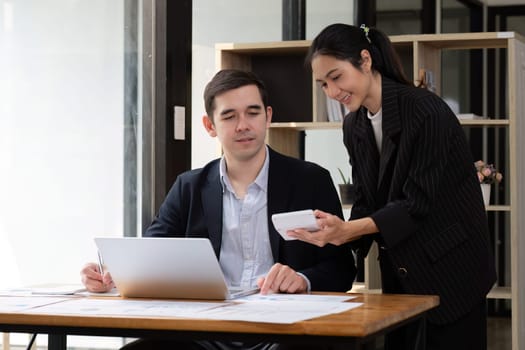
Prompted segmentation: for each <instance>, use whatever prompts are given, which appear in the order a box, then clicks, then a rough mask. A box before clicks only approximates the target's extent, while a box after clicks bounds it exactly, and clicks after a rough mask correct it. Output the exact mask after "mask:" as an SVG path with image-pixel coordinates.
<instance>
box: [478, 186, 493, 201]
mask: <svg viewBox="0 0 525 350" xmlns="http://www.w3.org/2000/svg"><path fill="white" fill-rule="evenodd" d="M480 186H481V194H482V195H483V203H485V206H486V207H487V206H488V205H489V202H490V188H491V186H490V184H480Z"/></svg>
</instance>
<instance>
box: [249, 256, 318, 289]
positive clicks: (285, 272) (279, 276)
mask: <svg viewBox="0 0 525 350" xmlns="http://www.w3.org/2000/svg"><path fill="white" fill-rule="evenodd" d="M257 286H258V287H259V288H260V289H261V294H268V293H304V292H306V291H307V288H308V284H307V282H306V280H305V279H304V278H303V277H302V276H301V275H298V274H297V272H295V270H293V269H292V268H290V267H289V266H287V265H283V264H280V263H276V264H275V265H273V266H272V268H271V269H270V271H269V272H268V274H267V275H266V277H261V278H259V280H257Z"/></svg>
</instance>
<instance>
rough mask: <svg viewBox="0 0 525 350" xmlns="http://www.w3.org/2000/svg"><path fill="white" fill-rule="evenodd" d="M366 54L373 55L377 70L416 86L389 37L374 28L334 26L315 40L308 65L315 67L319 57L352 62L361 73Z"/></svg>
mask: <svg viewBox="0 0 525 350" xmlns="http://www.w3.org/2000/svg"><path fill="white" fill-rule="evenodd" d="M362 50H368V52H370V56H371V57H372V69H373V70H376V71H378V72H379V73H381V75H383V76H386V77H388V78H390V79H392V80H395V81H397V82H399V83H401V84H407V85H413V83H412V82H410V81H409V80H408V79H407V77H406V76H405V73H404V72H403V67H402V66H401V62H400V60H399V56H398V55H397V53H396V52H395V50H394V47H393V46H392V43H391V42H390V39H389V38H388V36H387V35H386V34H384V33H383V32H381V31H380V30H378V29H374V28H367V27H362V28H359V27H356V26H352V25H348V24H342V23H337V24H331V25H329V26H328V27H326V28H325V29H323V30H322V31H321V33H319V34H318V35H317V37H316V38H315V39H314V40H313V42H312V44H311V45H310V48H309V49H308V54H307V56H306V61H305V62H306V64H307V65H311V64H312V60H313V59H314V58H315V57H316V56H319V55H326V56H332V57H334V58H337V59H339V60H345V61H348V62H350V63H351V64H352V65H353V66H354V67H356V68H357V69H359V70H361V61H362V59H361V51H362Z"/></svg>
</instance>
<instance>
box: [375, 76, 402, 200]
mask: <svg viewBox="0 0 525 350" xmlns="http://www.w3.org/2000/svg"><path fill="white" fill-rule="evenodd" d="M382 82H383V83H382V84H383V89H382V99H383V101H382V108H383V121H382V128H383V144H382V146H381V157H380V163H379V179H378V182H377V187H378V189H380V190H381V192H384V191H383V190H384V189H382V187H383V182H384V181H385V180H386V179H385V175H386V174H389V175H390V176H391V175H392V170H389V171H388V169H393V165H394V164H393V162H395V159H396V157H395V156H396V154H397V147H398V144H397V143H398V137H399V133H400V132H401V119H400V115H399V109H398V103H397V93H396V87H395V84H394V83H393V82H392V81H391V80H389V79H388V78H385V77H383V79H382ZM386 193H388V192H386Z"/></svg>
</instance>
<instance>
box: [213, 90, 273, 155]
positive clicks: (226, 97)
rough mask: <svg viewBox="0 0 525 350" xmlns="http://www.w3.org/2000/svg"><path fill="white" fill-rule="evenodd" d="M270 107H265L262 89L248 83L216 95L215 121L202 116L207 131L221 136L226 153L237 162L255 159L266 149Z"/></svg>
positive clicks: (220, 139)
mask: <svg viewBox="0 0 525 350" xmlns="http://www.w3.org/2000/svg"><path fill="white" fill-rule="evenodd" d="M271 117H272V109H271V107H267V109H266V110H265V108H264V105H263V102H262V99H261V95H260V93H259V89H258V88H257V86H255V85H246V86H243V87H240V88H237V89H233V90H229V91H227V92H224V93H222V94H220V95H217V96H216V97H215V110H214V112H213V123H211V120H210V119H209V118H208V117H204V118H203V122H204V126H205V128H206V130H207V131H208V133H209V134H210V135H211V136H213V137H215V136H217V137H218V138H219V141H220V142H221V144H222V148H223V152H224V155H225V156H226V157H227V159H228V158H232V159H235V160H237V161H247V160H250V159H253V158H254V157H256V156H257V155H260V152H264V151H265V150H264V145H265V138H266V129H267V128H268V127H269V126H270V122H271Z"/></svg>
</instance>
